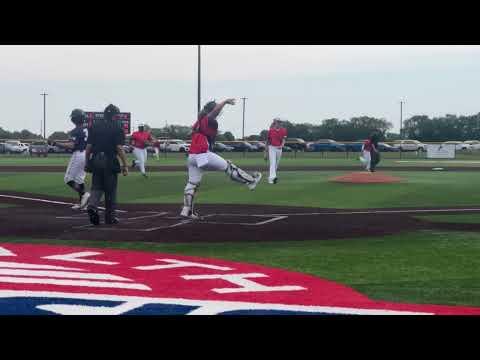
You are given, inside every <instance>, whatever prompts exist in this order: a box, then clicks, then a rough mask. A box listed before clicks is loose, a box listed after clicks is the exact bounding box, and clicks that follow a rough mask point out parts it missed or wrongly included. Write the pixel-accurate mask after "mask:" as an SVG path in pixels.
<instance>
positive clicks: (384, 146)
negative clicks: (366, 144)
mask: <svg viewBox="0 0 480 360" xmlns="http://www.w3.org/2000/svg"><path fill="white" fill-rule="evenodd" d="M378 150H380V151H383V152H399V151H400V149H399V148H396V147H393V146H392V145H389V144H386V143H384V142H379V143H378Z"/></svg>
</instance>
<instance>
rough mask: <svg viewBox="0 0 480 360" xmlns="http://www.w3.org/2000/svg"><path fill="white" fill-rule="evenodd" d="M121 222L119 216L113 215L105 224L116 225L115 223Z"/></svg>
mask: <svg viewBox="0 0 480 360" xmlns="http://www.w3.org/2000/svg"><path fill="white" fill-rule="evenodd" d="M119 222H120V220H118V218H117V217H113V218H111V219H105V224H108V225H115V224H118V223H119Z"/></svg>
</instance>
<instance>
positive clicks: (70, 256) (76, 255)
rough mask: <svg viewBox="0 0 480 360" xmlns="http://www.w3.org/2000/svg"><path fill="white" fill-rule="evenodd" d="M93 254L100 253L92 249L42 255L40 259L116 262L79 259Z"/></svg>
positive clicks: (91, 262)
mask: <svg viewBox="0 0 480 360" xmlns="http://www.w3.org/2000/svg"><path fill="white" fill-rule="evenodd" d="M94 255H102V253H99V252H93V251H83V252H77V253H71V254H65V255H52V256H44V257H43V258H42V259H49V260H62V261H71V262H78V263H85V264H98V265H117V264H118V263H116V262H111V261H99V260H86V259H79V258H83V257H87V256H94Z"/></svg>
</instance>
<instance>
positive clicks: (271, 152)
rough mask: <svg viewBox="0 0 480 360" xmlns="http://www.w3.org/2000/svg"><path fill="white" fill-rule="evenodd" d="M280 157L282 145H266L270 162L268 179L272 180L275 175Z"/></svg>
mask: <svg viewBox="0 0 480 360" xmlns="http://www.w3.org/2000/svg"><path fill="white" fill-rule="evenodd" d="M281 158H282V147H281V146H273V145H268V161H269V162H270V175H269V176H268V181H269V182H273V180H274V179H275V178H276V177H277V170H278V165H279V164H280V159H281Z"/></svg>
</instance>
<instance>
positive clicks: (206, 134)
mask: <svg viewBox="0 0 480 360" xmlns="http://www.w3.org/2000/svg"><path fill="white" fill-rule="evenodd" d="M217 133H218V123H217V121H216V120H215V119H209V118H208V116H204V117H203V118H201V119H200V120H198V121H197V122H196V123H195V124H194V125H193V134H192V143H191V144H190V151H189V153H190V154H203V153H206V152H208V150H209V148H210V146H211V145H213V141H215V136H217Z"/></svg>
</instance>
